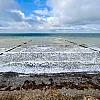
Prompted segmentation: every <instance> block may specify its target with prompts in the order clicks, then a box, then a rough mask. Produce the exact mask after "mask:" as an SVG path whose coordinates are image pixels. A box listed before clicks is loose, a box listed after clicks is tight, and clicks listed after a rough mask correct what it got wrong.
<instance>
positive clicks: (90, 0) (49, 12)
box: [0, 0, 100, 33]
mask: <svg viewBox="0 0 100 100" xmlns="http://www.w3.org/2000/svg"><path fill="white" fill-rule="evenodd" d="M99 10H100V0H0V32H32V33H33V32H59V33H74V32H79V33H80V32H85V33H89V32H93V33H99V32H100V11H99Z"/></svg>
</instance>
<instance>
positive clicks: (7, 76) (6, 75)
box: [2, 72, 18, 78]
mask: <svg viewBox="0 0 100 100" xmlns="http://www.w3.org/2000/svg"><path fill="white" fill-rule="evenodd" d="M2 76H3V77H4V78H11V77H17V76H18V73H16V72H5V73H3V74H2Z"/></svg>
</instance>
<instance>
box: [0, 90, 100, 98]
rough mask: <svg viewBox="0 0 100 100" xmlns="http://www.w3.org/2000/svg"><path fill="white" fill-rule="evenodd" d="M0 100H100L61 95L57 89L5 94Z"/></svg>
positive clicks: (0, 96)
mask: <svg viewBox="0 0 100 100" xmlns="http://www.w3.org/2000/svg"><path fill="white" fill-rule="evenodd" d="M0 100H100V98H99V97H92V96H83V95H76V96H74V97H70V96H67V95H62V94H61V93H60V92H59V90H57V89H47V90H46V91H45V90H42V91H41V90H38V89H36V90H28V91H17V92H16V91H15V92H9V93H7V92H5V93H3V94H2V95H0Z"/></svg>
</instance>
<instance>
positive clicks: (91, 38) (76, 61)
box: [0, 33, 100, 73]
mask: <svg viewBox="0 0 100 100" xmlns="http://www.w3.org/2000/svg"><path fill="white" fill-rule="evenodd" d="M9 71H12V72H19V73H60V72H84V71H85V72H95V71H100V34H99V33H98V34H97V33H94V34H93V33H87V34H86V33H80V34H79V33H78V34H77V33H72V34H68V33H67V34H61V33H60V34H57V33H56V34H54V33H52V34H51V33H9V34H5V33H2V34H0V72H9Z"/></svg>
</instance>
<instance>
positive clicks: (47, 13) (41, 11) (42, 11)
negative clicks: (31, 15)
mask: <svg viewBox="0 0 100 100" xmlns="http://www.w3.org/2000/svg"><path fill="white" fill-rule="evenodd" d="M34 12H35V13H37V14H40V15H49V11H48V10H47V9H44V10H35V11H34Z"/></svg>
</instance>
